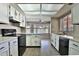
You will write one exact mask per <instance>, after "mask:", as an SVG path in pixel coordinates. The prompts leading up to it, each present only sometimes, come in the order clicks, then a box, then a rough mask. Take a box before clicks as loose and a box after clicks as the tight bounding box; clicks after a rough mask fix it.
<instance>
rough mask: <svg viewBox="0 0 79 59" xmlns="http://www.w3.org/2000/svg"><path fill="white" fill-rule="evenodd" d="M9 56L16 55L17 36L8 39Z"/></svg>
mask: <svg viewBox="0 0 79 59" xmlns="http://www.w3.org/2000/svg"><path fill="white" fill-rule="evenodd" d="M10 56H18V40H17V37H16V38H14V39H13V40H11V41H10Z"/></svg>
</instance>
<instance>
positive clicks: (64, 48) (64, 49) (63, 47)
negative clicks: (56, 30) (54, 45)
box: [59, 37, 69, 55]
mask: <svg viewBox="0 0 79 59" xmlns="http://www.w3.org/2000/svg"><path fill="white" fill-rule="evenodd" d="M68 51H69V39H68V38H64V37H60V38H59V53H60V55H68Z"/></svg>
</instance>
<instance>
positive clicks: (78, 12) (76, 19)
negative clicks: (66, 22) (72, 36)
mask: <svg viewBox="0 0 79 59" xmlns="http://www.w3.org/2000/svg"><path fill="white" fill-rule="evenodd" d="M71 12H72V16H73V17H72V19H73V24H79V4H74V6H73V8H72V10H71Z"/></svg>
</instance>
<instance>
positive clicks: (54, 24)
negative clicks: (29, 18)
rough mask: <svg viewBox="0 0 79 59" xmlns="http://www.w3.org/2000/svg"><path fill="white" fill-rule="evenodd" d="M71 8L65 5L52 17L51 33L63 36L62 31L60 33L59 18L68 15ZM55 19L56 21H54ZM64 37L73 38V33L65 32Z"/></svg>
mask: <svg viewBox="0 0 79 59" xmlns="http://www.w3.org/2000/svg"><path fill="white" fill-rule="evenodd" d="M72 7H73V4H72V5H68V4H65V5H64V6H63V7H62V8H61V9H60V10H59V11H58V13H57V14H56V15H54V16H53V17H52V19H51V31H52V33H57V34H64V33H63V31H61V32H60V30H59V29H60V28H59V27H60V18H62V17H64V16H65V15H67V14H69V13H70V12H71V9H72ZM56 18H57V19H56ZM65 34H66V35H70V36H73V31H71V32H65Z"/></svg>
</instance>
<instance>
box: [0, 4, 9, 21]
mask: <svg viewBox="0 0 79 59" xmlns="http://www.w3.org/2000/svg"><path fill="white" fill-rule="evenodd" d="M8 17H9V5H8V4H7V3H5V4H4V3H0V23H9V19H8Z"/></svg>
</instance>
